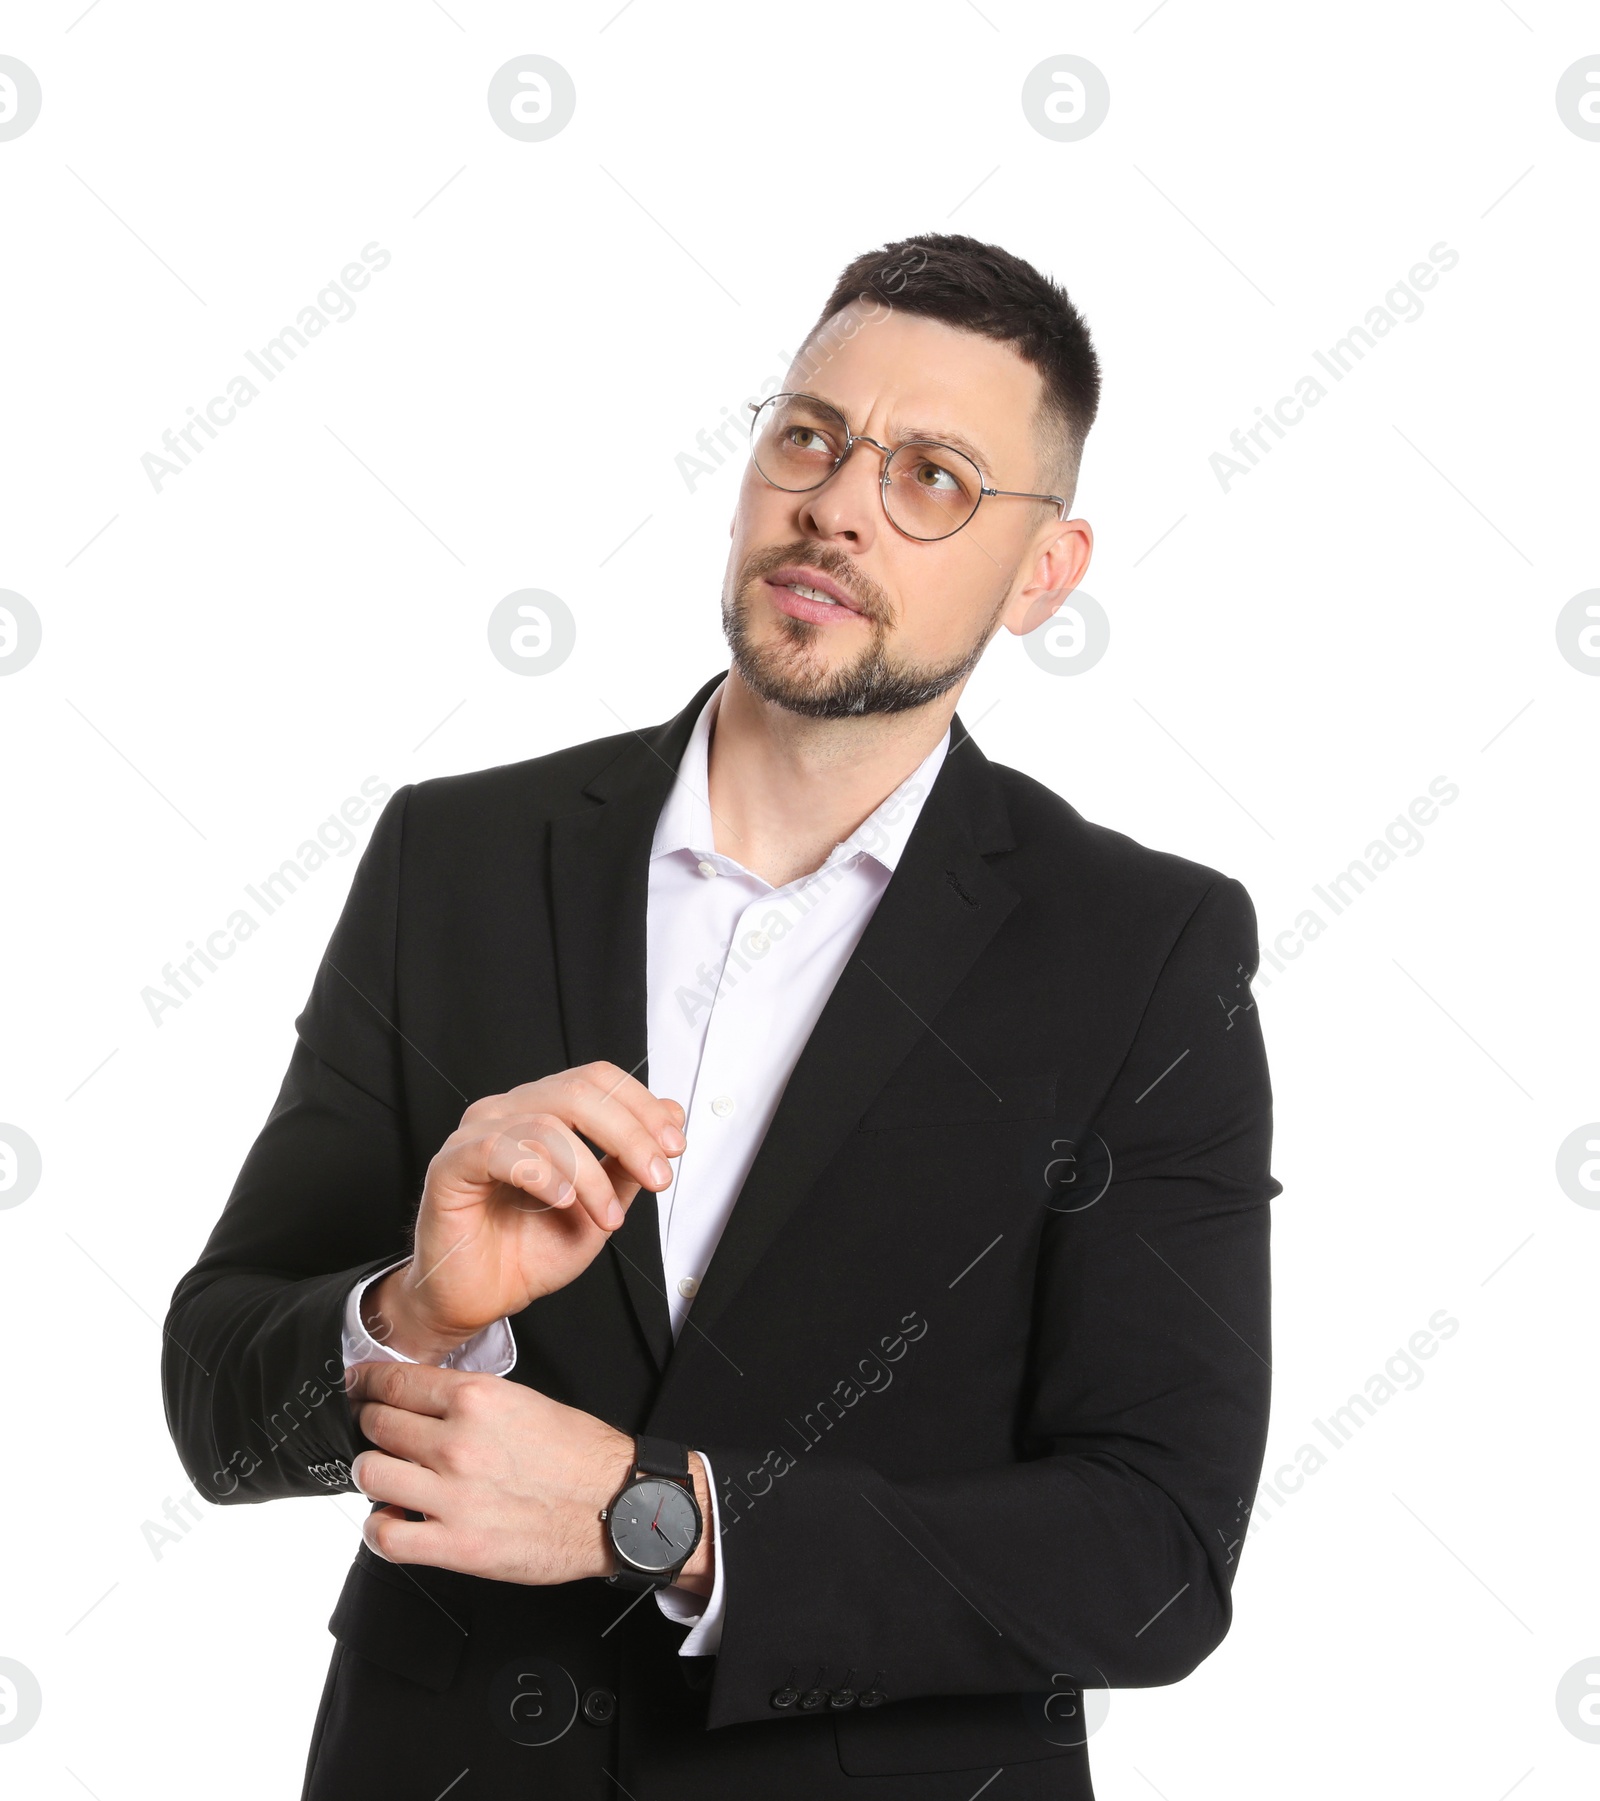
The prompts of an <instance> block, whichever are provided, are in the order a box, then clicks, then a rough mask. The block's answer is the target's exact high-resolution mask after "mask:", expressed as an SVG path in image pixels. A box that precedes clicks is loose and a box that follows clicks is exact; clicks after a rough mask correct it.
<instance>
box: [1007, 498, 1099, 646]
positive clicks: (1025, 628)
mask: <svg viewBox="0 0 1600 1801" xmlns="http://www.w3.org/2000/svg"><path fill="white" fill-rule="evenodd" d="M1093 554H1094V528H1093V527H1092V526H1091V525H1090V524H1089V521H1088V520H1087V519H1063V520H1061V521H1060V522H1059V523H1052V524H1051V526H1050V528H1049V530H1048V532H1047V534H1046V535H1045V536H1044V537H1043V538H1042V539H1041V540H1040V541H1039V544H1038V547H1037V549H1036V551H1035V553H1034V562H1033V570H1032V573H1031V575H1030V576H1029V577H1028V579H1027V581H1025V582H1024V583H1023V585H1022V586H1021V587H1020V588H1019V589H1018V590H1017V591H1016V593H1015V594H1013V595H1012V596H1011V599H1010V600H1009V601H1008V602H1007V604H1006V609H1005V611H1004V613H1002V614H1001V616H1000V623H1001V624H1002V625H1003V626H1004V627H1005V628H1006V630H1007V631H1008V632H1014V633H1015V634H1016V635H1017V637H1019V638H1024V637H1026V636H1027V635H1028V633H1029V632H1032V631H1037V630H1038V629H1039V627H1040V626H1041V625H1043V624H1044V622H1045V621H1046V620H1047V619H1048V618H1049V617H1050V615H1051V614H1052V613H1053V612H1055V610H1056V608H1057V607H1059V606H1060V605H1061V603H1062V601H1064V600H1065V599H1066V598H1067V596H1068V595H1069V594H1070V593H1071V592H1072V590H1073V589H1074V588H1076V587H1077V585H1078V583H1079V582H1081V581H1082V580H1083V578H1084V575H1085V573H1086V572H1087V570H1088V568H1089V559H1090V557H1091V556H1093Z"/></svg>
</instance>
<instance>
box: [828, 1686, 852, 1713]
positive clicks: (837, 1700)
mask: <svg viewBox="0 0 1600 1801" xmlns="http://www.w3.org/2000/svg"><path fill="white" fill-rule="evenodd" d="M855 1704H856V1691H855V1690H854V1689H853V1688H836V1689H835V1690H834V1691H833V1693H832V1694H831V1695H829V1697H828V1705H829V1706H830V1707H836V1708H839V1709H841V1710H842V1709H844V1708H846V1707H854V1706H855Z"/></svg>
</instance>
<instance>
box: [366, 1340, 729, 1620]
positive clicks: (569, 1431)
mask: <svg viewBox="0 0 1600 1801" xmlns="http://www.w3.org/2000/svg"><path fill="white" fill-rule="evenodd" d="M346 1386H347V1390H348V1393H349V1396H350V1405H351V1409H352V1411H353V1413H354V1414H355V1417H356V1420H357V1422H358V1423H359V1425H360V1427H361V1430H362V1431H363V1432H364V1433H365V1434H366V1436H367V1437H368V1438H369V1439H371V1441H372V1442H373V1444H375V1445H377V1446H379V1447H380V1449H378V1450H376V1451H363V1452H362V1453H361V1455H360V1456H359V1457H357V1458H356V1459H355V1461H354V1463H353V1464H352V1465H351V1466H350V1467H351V1473H352V1475H353V1476H354V1478H355V1483H356V1486H357V1487H358V1488H359V1489H360V1490H361V1491H362V1493H363V1494H366V1495H369V1496H370V1497H371V1498H372V1499H373V1500H375V1501H383V1502H386V1503H387V1505H386V1506H383V1507H380V1508H378V1509H377V1510H376V1511H375V1512H373V1513H371V1514H369V1515H368V1516H367V1519H366V1520H365V1522H364V1523H363V1525H362V1528H361V1536H362V1537H363V1538H364V1539H365V1540H366V1543H367V1546H368V1548H369V1549H370V1550H371V1551H373V1552H374V1553H375V1554H376V1555H377V1556H379V1557H382V1558H385V1559H387V1560H388V1561H389V1562H390V1563H425V1564H431V1565H432V1566H433V1567H434V1568H435V1569H441V1570H458V1571H460V1572H461V1573H462V1574H463V1575H467V1576H486V1577H489V1578H491V1579H492V1580H494V1581H497V1582H522V1583H529V1584H533V1585H540V1586H543V1585H547V1584H551V1583H557V1582H576V1581H579V1580H580V1579H582V1578H583V1577H586V1576H609V1575H610V1574H611V1573H612V1570H613V1569H614V1568H615V1559H614V1557H613V1555H612V1552H611V1547H610V1544H609V1542H608V1541H607V1539H606V1537H605V1528H604V1527H603V1526H602V1525H601V1523H600V1510H601V1508H603V1507H608V1506H609V1505H610V1504H611V1500H612V1498H613V1496H614V1495H615V1494H616V1492H617V1490H618V1489H619V1488H621V1487H622V1485H623V1483H624V1482H625V1481H626V1480H627V1476H628V1472H629V1471H630V1470H631V1468H632V1467H633V1455H634V1447H633V1440H632V1439H631V1438H629V1437H628V1435H627V1434H626V1433H624V1432H618V1431H616V1430H615V1428H613V1427H611V1426H608V1425H606V1424H605V1422H604V1421H603V1420H597V1419H595V1418H594V1417H593V1416H592V1415H591V1414H587V1413H584V1412H582V1411H581V1410H580V1409H578V1408H576V1407H565V1406H563V1405H562V1404H561V1403H560V1402H559V1401H552V1400H551V1399H550V1397H549V1396H548V1395H542V1394H540V1393H539V1392H538V1390H537V1389H532V1388H529V1387H527V1386H526V1385H525V1384H524V1383H521V1382H508V1381H506V1380H504V1379H503V1378H502V1377H500V1376H481V1375H472V1374H469V1373H467V1372H466V1371H462V1370H444V1369H435V1368H433V1367H431V1366H430V1365H428V1364H422V1363H358V1364H354V1365H352V1367H351V1369H350V1370H349V1372H348V1374H347V1376H346ZM690 1465H691V1468H692V1469H693V1471H694V1475H695V1494H696V1498H697V1499H698V1500H699V1502H700V1512H701V1515H702V1517H703V1518H704V1519H705V1521H706V1531H705V1533H704V1534H703V1536H702V1538H701V1541H700V1543H699V1544H698V1545H697V1546H696V1547H695V1553H694V1556H693V1557H692V1558H690V1560H689V1562H688V1563H687V1564H686V1565H685V1566H684V1569H683V1572H682V1574H681V1575H680V1577H679V1579H678V1583H677V1586H678V1587H682V1588H686V1589H690V1590H692V1591H693V1592H695V1593H697V1594H702V1595H709V1594H710V1592H711V1585H712V1577H713V1568H714V1566H713V1558H714V1555H715V1547H714V1545H713V1543H712V1542H711V1533H710V1521H711V1498H710V1494H709V1492H708V1487H707V1484H706V1480H705V1466H704V1464H703V1463H702V1462H701V1461H700V1459H699V1457H698V1456H694V1455H691V1458H690ZM407 1510H410V1511H411V1512H413V1513H422V1514H426V1515H427V1516H428V1517H427V1518H426V1519H425V1520H421V1521H417V1520H408V1519H407V1518H406V1517H405V1515H406V1512H407Z"/></svg>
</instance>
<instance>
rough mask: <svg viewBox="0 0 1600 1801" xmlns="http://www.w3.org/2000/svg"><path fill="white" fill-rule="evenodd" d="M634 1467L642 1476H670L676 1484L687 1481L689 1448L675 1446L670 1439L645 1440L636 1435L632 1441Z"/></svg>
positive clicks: (641, 1435)
mask: <svg viewBox="0 0 1600 1801" xmlns="http://www.w3.org/2000/svg"><path fill="white" fill-rule="evenodd" d="M633 1447H634V1449H633V1462H634V1467H635V1469H637V1470H638V1471H639V1473H640V1475H642V1476H670V1477H671V1478H672V1479H673V1480H674V1481H676V1482H687V1481H688V1480H689V1447H688V1446H687V1445H675V1444H674V1443H673V1442H672V1440H671V1439H670V1438H646V1437H645V1436H644V1435H643V1434H642V1433H639V1434H636V1435H635V1437H634V1441H633Z"/></svg>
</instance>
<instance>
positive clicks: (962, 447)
mask: <svg viewBox="0 0 1600 1801" xmlns="http://www.w3.org/2000/svg"><path fill="white" fill-rule="evenodd" d="M802 391H803V392H808V393H809V392H810V390H809V389H806V390H802ZM811 398H812V399H813V400H823V401H827V404H828V405H829V406H831V407H832V408H833V410H834V411H835V412H836V413H840V414H843V416H844V418H845V419H846V420H847V421H848V419H849V417H850V415H849V414H848V413H847V412H845V409H844V408H843V407H842V406H840V404H839V403H838V401H837V400H828V396H827V395H826V394H812V396H811ZM902 444H948V445H949V446H950V448H951V449H952V450H959V451H960V452H961V453H962V455H963V456H968V457H971V459H972V460H973V462H974V463H976V464H977V466H978V473H979V475H981V476H982V477H983V479H984V480H985V481H988V479H989V468H990V464H989V460H988V458H987V457H986V456H985V455H984V453H983V452H982V451H981V450H979V448H978V447H977V445H976V444H974V443H973V442H972V441H971V440H970V439H969V438H964V437H962V436H961V434H960V433H959V432H953V431H941V430H938V429H936V428H935V427H932V426H913V427H911V428H910V429H908V430H907V431H905V432H903V433H901V434H899V436H898V438H897V441H896V442H895V443H894V444H892V445H891V446H890V448H891V449H898V448H899V446H900V445H902Z"/></svg>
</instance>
